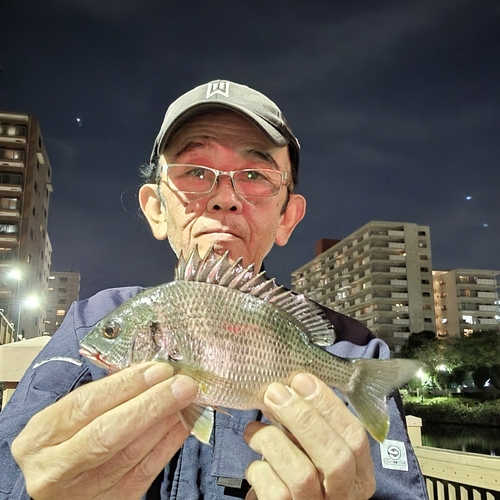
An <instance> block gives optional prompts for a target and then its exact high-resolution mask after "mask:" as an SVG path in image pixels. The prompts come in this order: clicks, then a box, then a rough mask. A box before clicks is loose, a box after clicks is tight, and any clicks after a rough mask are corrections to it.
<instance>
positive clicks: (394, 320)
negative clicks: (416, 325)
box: [392, 318, 410, 325]
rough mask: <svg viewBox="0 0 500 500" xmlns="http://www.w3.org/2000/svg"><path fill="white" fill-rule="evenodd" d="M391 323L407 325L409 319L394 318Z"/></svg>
mask: <svg viewBox="0 0 500 500" xmlns="http://www.w3.org/2000/svg"><path fill="white" fill-rule="evenodd" d="M392 324H393V325H409V324H410V320H409V319H406V318H394V319H393V320H392Z"/></svg>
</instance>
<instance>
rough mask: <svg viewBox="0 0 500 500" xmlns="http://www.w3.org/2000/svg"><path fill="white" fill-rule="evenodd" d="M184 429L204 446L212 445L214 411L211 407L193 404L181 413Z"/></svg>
mask: <svg viewBox="0 0 500 500" xmlns="http://www.w3.org/2000/svg"><path fill="white" fill-rule="evenodd" d="M179 418H180V420H181V422H182V424H183V425H184V427H185V428H186V429H187V430H188V431H190V432H191V434H192V435H193V436H195V437H196V439H198V440H199V441H201V442H202V443H204V444H210V436H211V435H212V429H213V427H214V410H213V408H211V407H210V406H200V405H197V404H191V405H189V406H187V407H186V408H184V409H183V410H181V411H180V412H179Z"/></svg>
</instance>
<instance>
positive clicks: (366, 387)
mask: <svg viewBox="0 0 500 500" xmlns="http://www.w3.org/2000/svg"><path fill="white" fill-rule="evenodd" d="M352 363H353V364H354V365H355V369H354V373H353V376H352V378H351V382H350V384H349V386H350V387H349V389H348V390H346V391H343V392H344V395H345V396H346V397H347V399H348V400H349V402H350V403H351V404H352V406H353V407H354V409H355V410H356V413H357V414H358V417H359V419H360V420H361V422H362V423H363V425H364V426H365V427H366V429H367V430H368V432H369V433H370V434H371V435H372V436H373V438H374V439H376V440H377V441H378V442H380V443H381V442H382V441H384V440H385V438H386V437H387V433H388V432H389V424H390V422H389V414H388V412H387V403H386V397H387V396H388V395H389V394H390V393H391V392H393V391H394V390H395V389H397V388H398V387H400V386H401V385H403V384H404V383H406V382H408V380H410V379H411V378H412V377H413V376H414V375H415V373H416V372H417V371H418V370H419V369H420V368H421V367H422V363H420V362H419V361H415V360H411V359H400V358H397V359H396V358H395V359H354V360H352Z"/></svg>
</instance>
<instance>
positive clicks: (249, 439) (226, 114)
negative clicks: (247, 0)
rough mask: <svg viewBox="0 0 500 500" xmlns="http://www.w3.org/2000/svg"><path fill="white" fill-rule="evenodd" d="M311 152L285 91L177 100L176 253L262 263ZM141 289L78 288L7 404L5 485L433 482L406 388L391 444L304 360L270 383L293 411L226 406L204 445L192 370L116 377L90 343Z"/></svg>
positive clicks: (205, 93) (287, 487)
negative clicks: (95, 361)
mask: <svg viewBox="0 0 500 500" xmlns="http://www.w3.org/2000/svg"><path fill="white" fill-rule="evenodd" d="M298 162H299V143H298V141H297V139H296V138H295V136H294V135H293V133H292V131H291V129H290V128H289V126H288V125H287V123H286V121H285V119H284V118H283V115H282V113H281V112H280V110H279V109H278V107H277V106H276V105H275V104H274V103H273V102H272V101H270V100H269V99H268V98H267V97H265V96H264V95H262V94H261V93H259V92H257V91H255V90H252V89H250V88H248V87H245V86H242V85H238V84H236V83H232V82H228V81H222V80H218V81H214V82H210V83H208V84H206V85H201V86H199V87H197V88H195V89H193V90H191V91H189V92H188V93H186V94H184V95H183V96H181V97H180V98H179V99H177V100H176V101H175V102H174V103H173V104H172V105H171V106H170V107H169V109H168V110H167V113H166V116H165V120H164V122H163V125H162V127H161V130H160V133H159V135H158V137H157V139H156V142H155V144H154V149H153V153H152V157H151V165H150V166H149V167H148V168H146V169H145V171H144V172H143V173H144V175H145V177H146V183H145V184H144V185H143V186H142V188H141V190H140V196H139V199H140V205H141V208H142V211H143V212H144V214H145V216H146V218H147V220H148V222H149V224H150V226H151V230H152V232H153V234H154V236H155V237H156V238H157V239H159V240H163V239H168V241H169V243H170V245H171V247H172V249H173V250H174V252H175V253H176V254H177V255H179V254H180V253H181V252H183V254H184V255H186V254H189V253H190V251H191V250H192V249H193V248H194V247H195V246H197V247H198V249H199V252H200V254H202V255H203V254H204V253H205V252H206V251H208V249H210V248H212V247H213V248H214V249H215V251H216V252H217V253H221V254H222V253H224V252H226V251H228V252H229V256H230V258H231V259H233V260H235V259H237V258H239V257H242V258H243V264H244V265H249V264H251V263H254V264H255V268H256V269H257V270H258V269H259V268H260V267H261V266H262V262H263V259H264V257H265V256H266V255H267V253H268V252H269V251H270V250H271V248H272V246H273V245H274V244H275V243H276V244H278V245H285V244H286V243H287V241H288V238H289V237H290V235H291V233H292V232H293V230H294V228H295V226H296V225H297V224H298V223H299V222H300V220H301V219H302V218H303V216H304V213H305V200H304V198H303V197H302V196H301V195H300V194H296V193H294V192H293V191H294V187H295V184H296V182H297V170H298ZM188 176H191V177H188ZM255 179H262V182H259V183H255V182H249V181H254V180H255ZM200 180H202V181H203V182H200ZM256 186H258V187H256ZM140 290H141V289H140V288H139V287H129V288H120V289H111V290H106V291H103V292H100V293H98V294H97V295H95V296H94V297H92V298H90V299H88V300H85V301H81V302H79V303H77V304H75V305H74V306H73V307H72V309H71V311H70V312H69V313H68V316H67V318H66V319H65V321H64V323H63V325H62V326H61V328H60V329H59V331H58V332H57V333H56V334H55V335H54V337H53V339H52V340H51V342H50V343H49V344H48V346H47V347H46V348H45V350H44V351H43V352H42V353H41V354H40V356H39V357H38V359H37V360H35V364H34V365H33V367H32V368H31V369H30V370H29V371H28V373H27V374H26V376H25V377H24V379H23V380H22V382H21V383H20V385H19V387H18V389H17V390H16V392H15V394H14V396H13V398H12V399H11V401H10V402H9V404H8V405H7V407H6V409H5V411H4V412H3V413H2V414H1V416H0V499H4V498H9V499H11V500H12V499H29V498H30V497H31V498H33V499H35V500H45V499H47V500H48V499H51V500H53V499H71V500H77V499H82V500H83V499H109V500H111V499H113V500H114V499H118V498H119V499H121V498H123V499H141V498H147V499H152V498H158V499H160V498H161V499H182V500H190V499H198V498H210V499H230V498H245V496H246V497H247V498H259V499H260V500H262V499H277V498H293V499H308V500H309V499H316V498H317V499H327V498H328V499H341V500H347V499H353V500H354V499H357V500H361V499H368V498H377V499H389V498H391V499H405V500H407V499H425V498H427V497H426V493H425V485H424V483H423V480H422V477H421V474H420V471H419V467H418V464H417V461H416V459H415V455H414V454H413V451H412V448H411V445H410V443H409V441H408V437H407V434H406V430H405V427H404V421H403V417H402V414H401V412H400V410H399V409H398V406H397V404H396V401H395V400H394V399H390V401H389V410H390V413H391V428H390V431H389V436H388V439H389V441H386V442H385V443H383V444H378V443H376V442H374V441H373V440H372V439H371V438H369V437H367V435H366V432H365V430H364V428H363V426H362V425H361V423H360V422H359V420H358V419H357V418H356V417H355V416H354V415H353V414H352V413H351V411H350V409H349V408H348V407H347V406H346V404H345V403H344V402H343V401H342V400H341V399H339V398H338V397H337V396H336V394H335V393H334V391H332V390H331V388H329V387H328V386H326V385H325V384H324V383H322V382H321V381H320V380H318V379H317V378H315V377H313V376H312V375H309V374H299V375H297V376H296V377H295V378H294V379H293V380H292V382H291V386H290V387H286V386H284V385H282V384H277V383H276V384H271V385H270V386H269V388H268V389H267V392H266V395H265V404H266V407H267V408H268V409H269V411H270V413H272V415H273V416H274V418H275V419H276V420H277V421H279V422H280V423H281V424H283V426H282V427H279V426H275V425H268V424H267V423H266V421H265V419H264V418H263V416H262V414H261V413H260V412H258V411H233V410H228V412H227V413H226V412H219V413H217V414H216V422H215V427H214V435H213V440H212V441H213V444H212V445H205V444H202V443H200V442H199V441H198V440H196V439H195V438H194V437H192V436H189V437H188V431H187V430H186V429H185V428H184V426H183V424H182V423H181V421H180V420H179V417H178V412H179V411H180V410H182V409H183V408H185V407H187V406H188V405H189V404H190V403H191V402H192V401H193V399H194V397H195V394H196V391H197V386H196V384H195V383H194V382H193V380H191V379H190V378H188V377H186V376H181V375H173V373H172V368H171V367H170V366H169V365H168V364H159V363H146V364H140V365H137V366H134V367H132V368H128V369H126V370H123V371H121V372H118V373H116V374H114V375H112V376H110V377H105V375H106V372H105V370H103V369H100V368H98V367H96V366H94V365H92V364H90V363H89V362H88V361H87V360H85V359H82V358H81V356H80V355H79V353H78V343H79V341H80V340H81V339H82V337H83V336H84V335H85V334H86V333H87V332H88V331H89V330H90V329H91V327H92V326H93V325H95V324H96V322H97V321H98V320H100V319H101V318H102V317H104V316H105V315H106V314H108V313H109V312H110V311H112V310H113V309H114V308H115V307H116V306H118V305H119V304H120V303H122V302H123V301H125V300H127V299H128V298H130V297H132V296H133V295H135V294H137V293H138V292H139V291H140ZM325 313H326V314H327V315H328V317H329V318H330V320H331V322H332V323H333V325H334V327H335V330H336V336H337V337H336V343H335V344H334V345H333V346H331V347H330V348H329V350H330V351H331V352H334V353H335V354H337V355H340V356H345V357H363V356H364V357H387V356H388V349H387V346H386V345H385V344H384V343H383V342H381V341H380V340H379V339H376V338H374V337H373V335H371V333H370V332H369V331H368V330H367V329H366V328H365V327H364V326H363V325H361V324H360V323H358V322H356V321H355V320H353V319H350V318H347V317H345V316H342V315H340V314H338V313H335V312H333V311H330V310H326V311H325ZM387 443H389V444H390V445H391V446H393V447H394V449H397V450H398V452H399V459H398V460H393V459H390V457H389V455H388V454H387Z"/></svg>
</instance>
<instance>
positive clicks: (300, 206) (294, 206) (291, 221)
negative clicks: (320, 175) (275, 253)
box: [274, 194, 306, 247]
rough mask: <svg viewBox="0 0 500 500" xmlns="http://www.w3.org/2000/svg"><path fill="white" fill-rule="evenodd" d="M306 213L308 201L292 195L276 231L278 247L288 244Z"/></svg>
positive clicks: (300, 196)
mask: <svg viewBox="0 0 500 500" xmlns="http://www.w3.org/2000/svg"><path fill="white" fill-rule="evenodd" d="M305 213H306V199H305V198H304V197H303V196H302V195H300V194H291V195H290V199H289V200H288V206H287V207H286V210H285V213H284V214H283V215H282V216H281V221H280V223H279V226H278V230H277V231H276V238H275V239H274V241H275V243H276V245H278V246H280V247H282V246H284V245H286V244H287V242H288V239H289V238H290V235H291V234H292V232H293V230H294V229H295V226H296V225H297V224H298V223H299V222H300V221H301V220H302V219H303V217H304V215H305Z"/></svg>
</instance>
